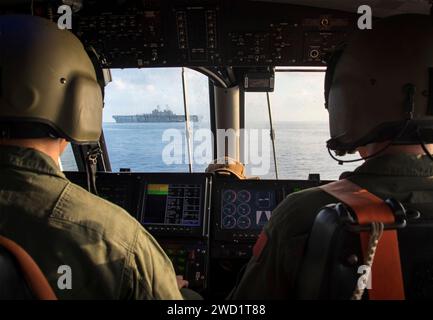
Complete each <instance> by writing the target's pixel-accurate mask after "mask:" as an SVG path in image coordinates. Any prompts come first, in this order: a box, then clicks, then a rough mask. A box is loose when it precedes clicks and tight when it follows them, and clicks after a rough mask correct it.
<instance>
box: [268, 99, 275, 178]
mask: <svg viewBox="0 0 433 320" xmlns="http://www.w3.org/2000/svg"><path fill="white" fill-rule="evenodd" d="M266 99H267V101H268V113H269V123H270V127H271V141H272V151H273V155H274V167H275V178H276V179H277V180H278V164H277V152H276V149H275V131H274V123H273V121H272V110H271V100H270V98H269V92H266Z"/></svg>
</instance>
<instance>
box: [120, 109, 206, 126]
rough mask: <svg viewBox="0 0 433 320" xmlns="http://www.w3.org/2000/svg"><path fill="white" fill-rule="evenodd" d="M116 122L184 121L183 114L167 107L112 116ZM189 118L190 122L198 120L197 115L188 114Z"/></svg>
mask: <svg viewBox="0 0 433 320" xmlns="http://www.w3.org/2000/svg"><path fill="white" fill-rule="evenodd" d="M113 118H114V120H116V123H131V122H185V116H184V115H177V114H175V113H173V111H171V110H169V109H165V110H164V111H161V110H159V109H155V110H153V111H152V113H143V114H135V115H123V116H113ZM189 119H190V121H191V122H198V121H199V117H198V116H196V115H190V116H189Z"/></svg>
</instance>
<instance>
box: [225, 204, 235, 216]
mask: <svg viewBox="0 0 433 320" xmlns="http://www.w3.org/2000/svg"><path fill="white" fill-rule="evenodd" d="M223 213H224V215H225V216H232V215H234V214H235V213H236V206H235V205H234V204H232V203H229V204H226V205H225V206H224V208H223Z"/></svg>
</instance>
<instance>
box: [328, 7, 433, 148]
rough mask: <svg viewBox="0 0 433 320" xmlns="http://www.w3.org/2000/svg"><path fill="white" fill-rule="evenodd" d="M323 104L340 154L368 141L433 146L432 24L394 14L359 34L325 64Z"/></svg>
mask: <svg viewBox="0 0 433 320" xmlns="http://www.w3.org/2000/svg"><path fill="white" fill-rule="evenodd" d="M325 100H326V107H327V109H328V111H329V123H330V133H331V139H330V140H329V141H328V142H327V145H328V148H329V149H331V150H334V151H336V153H337V154H338V155H344V154H345V153H348V152H353V151H355V149H356V148H357V147H359V146H363V145H366V144H369V143H372V142H383V141H391V143H393V144H417V143H419V142H420V134H421V135H422V136H423V138H422V139H423V142H433V134H432V132H433V21H432V18H431V17H430V16H425V15H414V14H412V15H398V16H394V17H390V18H386V19H383V20H380V21H377V22H376V23H375V24H374V25H373V29H372V30H359V31H357V32H355V33H354V35H353V37H351V38H350V39H349V41H348V42H347V43H346V44H345V45H344V46H342V47H341V48H339V49H337V50H336V52H335V53H334V55H333V57H331V60H330V61H329V64H328V69H327V74H326V78H325Z"/></svg>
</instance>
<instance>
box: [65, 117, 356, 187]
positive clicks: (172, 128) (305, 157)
mask: <svg viewBox="0 0 433 320" xmlns="http://www.w3.org/2000/svg"><path fill="white" fill-rule="evenodd" d="M103 127H104V134H105V139H106V141H107V147H108V152H109V156H110V162H111V166H112V170H113V172H118V171H119V170H120V169H121V168H128V169H131V171H133V172H188V170H189V169H188V152H187V150H188V149H187V146H186V138H185V133H184V128H185V124H184V123H125V124H118V123H104V125H103ZM200 129H202V128H200V123H198V124H194V127H193V130H192V131H193V135H192V136H193V139H192V140H193V146H192V148H193V151H194V154H195V157H194V160H195V161H194V165H193V171H194V172H203V171H204V170H205V168H206V166H207V165H206V164H205V163H207V160H208V159H211V151H210V148H211V147H210V146H211V145H212V140H210V139H208V141H205V142H203V141H204V140H203V136H202V133H203V130H200ZM249 129H257V130H258V129H260V130H265V131H263V132H262V131H257V130H256V131H257V132H259V138H257V137H256V136H255V135H254V134H250V135H249V137H250V138H249V139H248V140H249V146H250V147H249V149H250V150H252V149H255V148H257V145H259V146H261V145H262V143H261V142H262V141H265V145H266V143H268V144H267V147H260V148H259V150H258V151H259V154H260V152H262V154H261V158H262V159H264V161H262V163H266V165H257V163H258V162H257V161H254V159H253V161H248V160H247V161H248V163H249V165H247V166H246V167H247V174H248V175H254V176H260V177H261V178H262V179H274V178H275V170H274V163H273V156H272V148H271V145H270V143H269V142H270V138H269V130H267V128H265V127H264V126H260V125H258V124H251V125H250V126H249ZM167 130H169V131H167ZM274 131H275V135H276V143H275V145H276V154H277V163H278V172H279V178H280V179H307V178H308V175H309V174H313V173H319V174H320V176H321V178H322V179H323V180H335V179H338V177H339V176H340V174H341V173H342V172H343V171H352V170H353V169H354V168H356V167H357V166H359V165H360V164H361V163H354V164H345V165H339V164H337V163H336V162H335V161H334V160H333V159H331V158H330V156H329V154H328V151H327V149H326V140H328V139H329V128H328V124H327V123H326V122H277V123H275V125H274ZM250 132H251V130H250ZM247 133H248V131H247ZM260 133H261V134H262V135H261V136H260ZM178 135H180V136H178ZM260 138H261V139H260ZM164 139H165V140H164ZM259 142H260V143H259ZM205 147H208V149H207V151H208V152H203V150H206V148H205ZM167 157H168V160H169V161H167ZM353 157H354V156H352V157H351V159H352V158H353ZM256 160H260V159H256ZM62 165H63V169H64V170H66V171H71V170H72V171H73V170H76V165H75V162H74V159H73V155H72V152H71V149H70V148H69V149H67V151H66V152H65V154H64V155H63V157H62ZM254 168H256V169H257V168H260V170H259V171H260V172H259V174H257V170H253V169H254ZM254 173H255V174H254Z"/></svg>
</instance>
